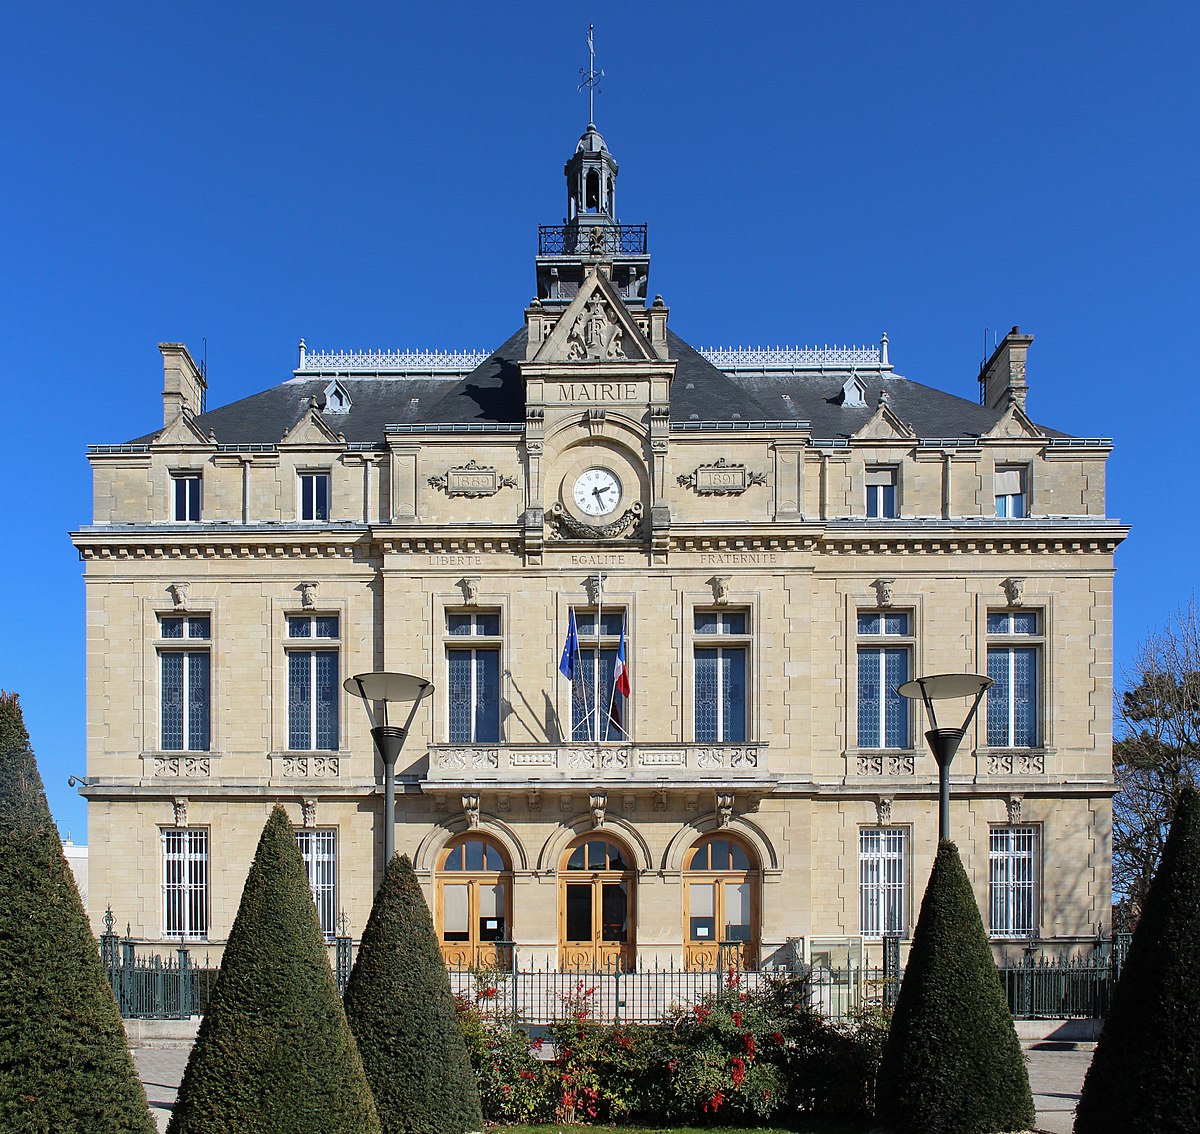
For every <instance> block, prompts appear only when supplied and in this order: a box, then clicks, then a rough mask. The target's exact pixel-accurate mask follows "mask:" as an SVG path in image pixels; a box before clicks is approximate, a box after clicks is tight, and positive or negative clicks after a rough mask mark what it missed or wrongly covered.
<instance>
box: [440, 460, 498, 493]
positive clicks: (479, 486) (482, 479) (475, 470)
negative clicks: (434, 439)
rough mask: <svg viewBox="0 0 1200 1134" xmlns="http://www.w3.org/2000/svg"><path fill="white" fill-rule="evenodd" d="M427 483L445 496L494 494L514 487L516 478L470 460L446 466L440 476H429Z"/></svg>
mask: <svg viewBox="0 0 1200 1134" xmlns="http://www.w3.org/2000/svg"><path fill="white" fill-rule="evenodd" d="M429 485H430V487H431V488H440V489H442V491H443V492H445V493H446V495H447V496H495V495H496V493H497V492H499V491H500V489H502V488H516V487H517V478H516V477H512V476H505V475H503V474H501V473H499V472H497V471H496V469H494V468H492V467H490V466H485V465H481V464H479V463H478V462H476V461H474V460H470V461H468V462H467V463H466V464H465V465H455V466H453V467H452V468H448V469H447V470H446V471H445V473H444V474H443V475H442V476H431V477H430V478H429Z"/></svg>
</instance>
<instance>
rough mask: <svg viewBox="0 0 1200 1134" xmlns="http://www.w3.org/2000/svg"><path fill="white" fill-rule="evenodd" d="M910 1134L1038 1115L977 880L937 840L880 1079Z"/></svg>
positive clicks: (887, 1104)
mask: <svg viewBox="0 0 1200 1134" xmlns="http://www.w3.org/2000/svg"><path fill="white" fill-rule="evenodd" d="M875 1098H876V1114H877V1116H878V1118H879V1120H880V1121H881V1122H883V1123H884V1124H885V1125H886V1126H888V1127H889V1128H890V1129H893V1130H895V1131H898V1132H902V1134H993V1132H996V1131H1011V1130H1025V1129H1027V1128H1028V1127H1029V1126H1031V1125H1033V1119H1034V1110H1033V1096H1032V1095H1031V1094H1030V1090H1029V1076H1028V1074H1027V1072H1026V1069H1025V1059H1024V1056H1023V1054H1022V1052H1021V1045H1020V1042H1019V1041H1018V1039H1017V1033H1016V1030H1015V1029H1014V1028H1013V1023H1012V1016H1011V1015H1010V1013H1009V1010H1008V1005H1007V1003H1006V1002H1005V998H1004V992H1003V990H1002V989H1001V986H1000V981H999V980H998V979H997V976H996V963H995V961H994V960H993V958H992V951H991V947H990V946H989V945H988V941H987V937H986V935H985V934H984V930H983V922H982V921H981V920H980V917H979V908H978V906H977V905H976V904H975V894H974V891H973V890H972V889H971V883H970V880H969V879H968V878H967V874H966V871H965V870H963V866H962V862H961V861H960V860H959V857H958V848H957V847H956V846H955V845H954V844H953V843H951V842H943V843H942V844H941V846H939V847H938V852H937V858H936V859H935V861H934V865H933V872H932V873H931V874H930V876H929V885H928V887H927V888H926V890H925V897H924V900H923V901H922V902H921V916H920V918H919V920H918V921H917V928H916V931H915V932H914V934H913V943H912V949H911V951H910V952H909V956H908V965H907V968H906V969H905V972H904V983H903V984H902V985H901V986H900V995H899V997H898V998H897V1001H896V1011H895V1014H894V1016H893V1017H892V1026H891V1030H890V1032H889V1033H888V1039H887V1043H886V1045H885V1047H884V1051H883V1062H882V1064H881V1066H880V1068H879V1079H878V1082H877V1084H876V1095H875Z"/></svg>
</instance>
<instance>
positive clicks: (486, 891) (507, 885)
mask: <svg viewBox="0 0 1200 1134" xmlns="http://www.w3.org/2000/svg"><path fill="white" fill-rule="evenodd" d="M437 914H438V916H437V922H438V936H439V938H440V940H441V945H442V955H443V956H444V957H445V958H446V964H448V965H450V966H451V967H455V968H466V967H474V966H491V965H500V966H505V967H506V966H508V965H509V964H510V963H511V960H512V941H511V931H510V923H511V920H512V864H511V863H510V862H509V860H508V856H507V855H506V854H505V852H504V850H503V849H502V848H501V847H500V845H499V844H498V843H497V842H495V841H494V840H493V839H489V838H486V837H484V836H482V835H468V836H466V837H465V838H461V839H456V840H455V841H454V842H453V843H451V844H450V845H449V846H448V847H447V848H446V849H445V850H444V851H442V853H441V856H440V857H439V861H438V869H437Z"/></svg>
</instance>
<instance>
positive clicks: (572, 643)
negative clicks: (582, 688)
mask: <svg viewBox="0 0 1200 1134" xmlns="http://www.w3.org/2000/svg"><path fill="white" fill-rule="evenodd" d="M578 654H579V634H578V633H577V632H576V630H575V608H574V607H572V608H571V610H570V612H569V613H568V615H567V640H566V641H565V642H564V643H563V651H562V657H561V658H559V660H558V672H559V673H561V674H562V675H563V677H565V678H566V679H567V680H568V681H572V682H573V681H574V680H575V658H576V657H577V656H578Z"/></svg>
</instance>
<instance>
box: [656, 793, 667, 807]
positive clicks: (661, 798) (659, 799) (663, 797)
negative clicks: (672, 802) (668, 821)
mask: <svg viewBox="0 0 1200 1134" xmlns="http://www.w3.org/2000/svg"><path fill="white" fill-rule="evenodd" d="M666 809H667V789H666V788H659V789H658V791H656V792H655V793H654V810H655V811H666Z"/></svg>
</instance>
